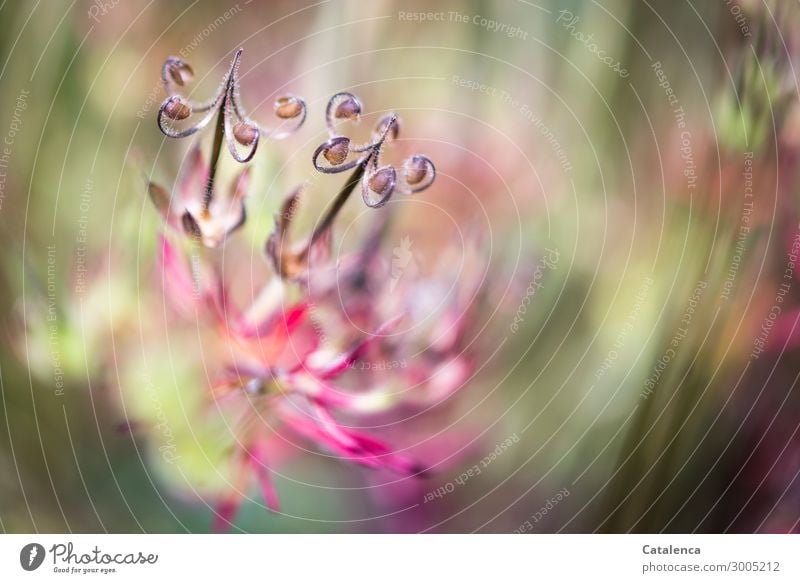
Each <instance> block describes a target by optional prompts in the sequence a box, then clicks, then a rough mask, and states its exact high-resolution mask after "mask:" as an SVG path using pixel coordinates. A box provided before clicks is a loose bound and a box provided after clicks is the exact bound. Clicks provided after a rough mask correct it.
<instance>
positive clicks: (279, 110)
mask: <svg viewBox="0 0 800 583" xmlns="http://www.w3.org/2000/svg"><path fill="white" fill-rule="evenodd" d="M302 112H303V103H302V102H301V101H300V100H299V99H298V98H297V97H295V96H294V95H287V96H284V97H279V98H278V99H277V100H276V101H275V115H277V116H278V117H279V118H281V119H292V118H294V117H297V116H298V115H300V114H301V113H302Z"/></svg>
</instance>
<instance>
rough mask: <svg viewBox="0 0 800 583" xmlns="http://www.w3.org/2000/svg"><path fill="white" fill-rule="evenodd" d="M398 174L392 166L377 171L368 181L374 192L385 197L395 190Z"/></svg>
mask: <svg viewBox="0 0 800 583" xmlns="http://www.w3.org/2000/svg"><path fill="white" fill-rule="evenodd" d="M395 178H396V173H395V170H394V168H392V167H391V166H384V167H383V168H379V169H378V170H376V171H375V172H374V173H373V174H372V175H371V176H370V177H369V179H368V180H367V184H368V185H369V188H370V190H372V192H374V193H376V194H378V195H380V196H381V197H384V196H386V195H388V194H389V193H390V192H391V190H392V189H393V188H394V182H395Z"/></svg>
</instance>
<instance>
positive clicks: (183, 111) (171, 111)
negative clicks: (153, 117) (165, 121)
mask: <svg viewBox="0 0 800 583" xmlns="http://www.w3.org/2000/svg"><path fill="white" fill-rule="evenodd" d="M164 115H166V116H167V117H168V118H170V119H176V120H181V119H186V118H187V117H189V116H190V115H192V106H191V105H189V104H188V103H185V102H184V101H183V100H182V99H181V98H180V97H179V96H177V95H175V96H173V97H170V99H169V101H168V102H167V105H166V106H165V107H164Z"/></svg>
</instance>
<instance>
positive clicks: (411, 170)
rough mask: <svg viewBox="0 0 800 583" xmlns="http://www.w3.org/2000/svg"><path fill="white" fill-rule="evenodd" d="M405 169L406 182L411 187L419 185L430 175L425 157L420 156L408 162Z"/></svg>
mask: <svg viewBox="0 0 800 583" xmlns="http://www.w3.org/2000/svg"><path fill="white" fill-rule="evenodd" d="M403 167H404V169H405V175H406V182H408V183H409V184H411V185H414V184H419V183H420V182H422V181H423V180H424V179H425V176H427V174H428V161H427V159H426V158H425V157H424V156H420V155H418V154H415V155H414V156H411V158H409V159H408V160H406V162H405V164H404V165H403Z"/></svg>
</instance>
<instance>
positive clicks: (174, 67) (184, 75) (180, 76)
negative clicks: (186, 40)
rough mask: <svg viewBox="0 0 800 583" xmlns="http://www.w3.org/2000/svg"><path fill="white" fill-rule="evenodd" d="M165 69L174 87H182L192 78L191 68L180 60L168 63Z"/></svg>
mask: <svg viewBox="0 0 800 583" xmlns="http://www.w3.org/2000/svg"><path fill="white" fill-rule="evenodd" d="M166 69H167V74H168V75H169V78H170V79H172V82H173V83H175V84H176V85H180V86H184V85H186V84H187V83H189V82H190V81H191V80H192V79H193V78H194V71H192V68H191V67H190V66H189V65H188V64H187V63H184V62H183V61H180V60H174V61H168V63H167V66H166Z"/></svg>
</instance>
